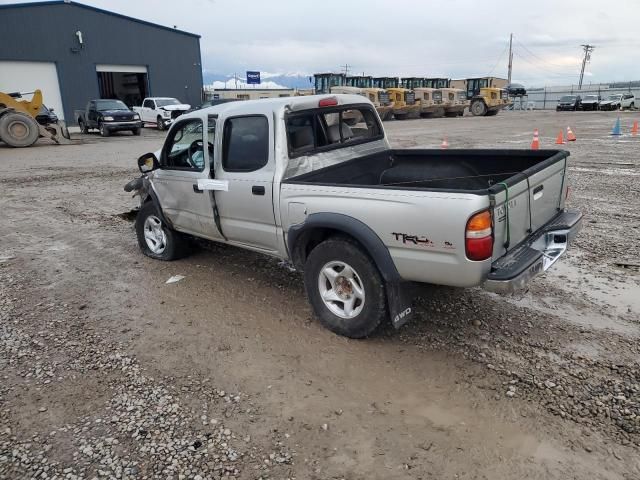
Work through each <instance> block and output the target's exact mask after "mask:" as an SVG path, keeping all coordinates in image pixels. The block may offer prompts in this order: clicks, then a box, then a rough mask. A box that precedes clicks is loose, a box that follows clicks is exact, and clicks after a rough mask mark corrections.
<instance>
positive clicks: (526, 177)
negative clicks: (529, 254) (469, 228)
mask: <svg viewBox="0 0 640 480" xmlns="http://www.w3.org/2000/svg"><path fill="white" fill-rule="evenodd" d="M549 154H550V157H549V158H548V159H546V160H543V161H541V162H540V163H538V164H536V165H534V166H532V167H530V168H528V169H527V170H524V171H523V172H521V173H518V174H516V175H514V176H512V177H510V178H508V179H506V180H505V181H504V182H502V183H499V184H496V185H494V186H493V187H491V189H490V190H489V194H490V198H491V201H492V205H493V218H494V235H495V241H494V245H493V259H494V260H495V259H497V258H500V257H502V256H503V255H504V254H505V253H507V252H508V251H510V250H512V249H513V248H514V247H516V246H517V245H518V244H519V243H521V242H523V241H524V240H525V239H526V238H527V237H529V236H530V235H531V234H533V233H534V232H536V231H537V230H538V229H540V228H541V227H542V226H543V225H545V224H546V223H548V222H549V221H550V220H551V219H552V218H554V217H555V216H556V215H557V214H558V212H560V211H561V210H562V209H563V208H564V201H565V197H566V195H565V191H566V184H565V173H566V167H567V157H568V156H569V152H565V151H560V152H558V151H553V152H549Z"/></svg>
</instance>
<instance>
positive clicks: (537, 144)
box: [531, 128, 540, 150]
mask: <svg viewBox="0 0 640 480" xmlns="http://www.w3.org/2000/svg"><path fill="white" fill-rule="evenodd" d="M539 149H540V138H539V137H538V129H537V128H536V129H535V130H534V131H533V141H532V142H531V150H539Z"/></svg>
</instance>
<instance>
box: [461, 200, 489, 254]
mask: <svg viewBox="0 0 640 480" xmlns="http://www.w3.org/2000/svg"><path fill="white" fill-rule="evenodd" d="M464 246H465V250H466V253H467V258H468V259H469V260H475V261H481V260H486V259H487V258H491V255H492V254H493V225H492V221H491V213H490V212H489V211H488V210H485V211H484V212H480V213H476V214H475V215H474V216H473V217H471V218H470V219H469V221H468V222H467V228H466V231H465V242H464Z"/></svg>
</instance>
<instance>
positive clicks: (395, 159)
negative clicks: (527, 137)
mask: <svg viewBox="0 0 640 480" xmlns="http://www.w3.org/2000/svg"><path fill="white" fill-rule="evenodd" d="M567 156H568V153H567V152H565V151H561V150H531V151H528V150H445V151H443V150H421V149H407V150H388V151H385V152H380V153H375V154H372V155H367V156H364V157H360V158H356V159H353V160H349V161H347V162H343V163H340V164H337V165H332V166H329V167H325V168H322V169H319V170H315V171H313V172H309V173H305V174H303V175H299V176H296V177H292V178H289V179H287V180H285V182H286V183H311V184H322V185H334V186H338V185H345V186H347V185H348V186H352V187H358V186H359V187H368V188H371V187H374V188H390V189H421V190H435V191H457V192H464V193H476V194H479V195H484V194H488V193H489V190H490V189H492V187H494V186H495V185H496V184H499V183H501V182H504V183H506V184H507V186H508V187H510V186H512V185H515V184H516V183H518V182H520V181H522V180H525V179H526V178H527V177H531V176H532V175H533V174H535V173H537V172H539V171H542V170H543V169H545V168H546V167H548V166H550V165H552V164H554V163H557V162H561V161H563V160H564V159H565V158H566V157H567Z"/></svg>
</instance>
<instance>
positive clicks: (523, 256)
mask: <svg viewBox="0 0 640 480" xmlns="http://www.w3.org/2000/svg"><path fill="white" fill-rule="evenodd" d="M581 228H582V213H580V212H579V211H577V210H566V211H564V212H562V213H560V214H559V215H557V216H556V217H555V218H554V219H553V220H551V221H550V222H549V223H547V224H546V225H545V226H543V227H542V228H541V229H540V230H538V231H537V232H536V234H535V236H534V237H532V238H530V239H528V240H527V241H526V242H525V243H524V244H521V245H519V246H518V247H516V248H514V249H513V250H511V251H510V252H509V253H507V254H506V255H505V256H504V257H502V258H500V259H499V260H497V261H495V262H494V263H493V265H492V266H491V272H490V273H489V275H488V277H487V280H486V281H485V282H484V284H483V288H485V289H486V290H489V291H491V292H495V293H512V292H515V291H517V290H521V289H523V288H524V287H525V286H526V285H527V284H528V283H529V282H530V281H531V280H532V279H533V278H534V277H536V276H537V275H539V274H541V273H542V272H545V271H547V270H548V269H549V268H550V267H551V266H552V265H553V264H554V263H556V262H557V261H558V259H559V258H560V257H561V256H562V254H563V253H564V252H565V251H566V250H567V247H568V246H569V243H571V242H572V241H573V239H574V238H575V236H576V235H577V234H578V232H579V231H580V229H581Z"/></svg>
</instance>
